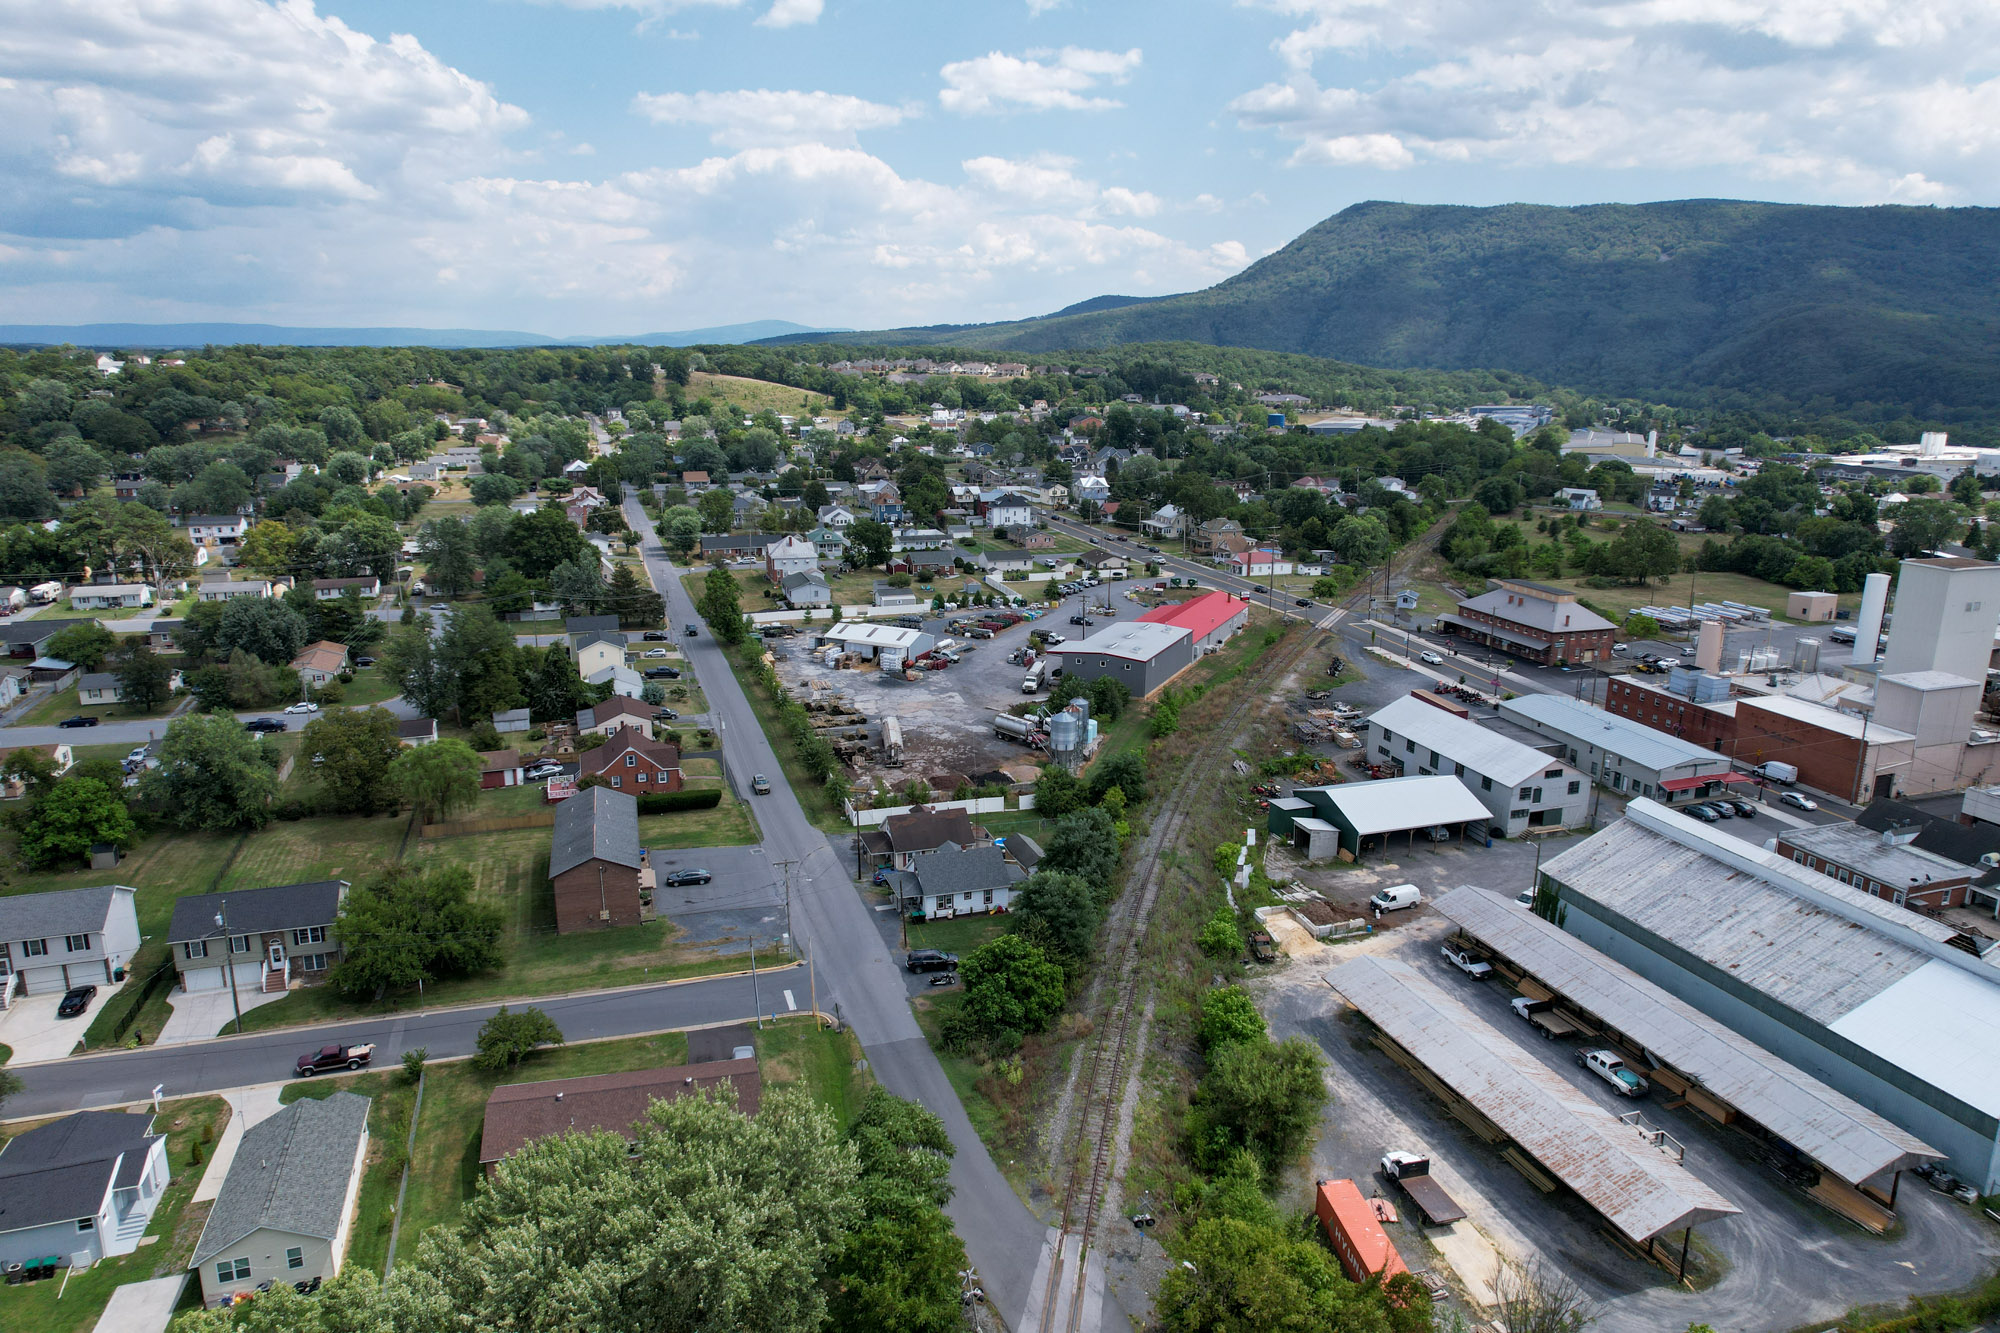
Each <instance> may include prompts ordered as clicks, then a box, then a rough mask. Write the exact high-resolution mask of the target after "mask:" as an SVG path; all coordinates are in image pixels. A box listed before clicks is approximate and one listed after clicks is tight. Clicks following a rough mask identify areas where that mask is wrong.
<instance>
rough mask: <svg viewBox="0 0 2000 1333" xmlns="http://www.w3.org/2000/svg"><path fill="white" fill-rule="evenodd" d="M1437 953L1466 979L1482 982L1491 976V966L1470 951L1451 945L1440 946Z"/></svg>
mask: <svg viewBox="0 0 2000 1333" xmlns="http://www.w3.org/2000/svg"><path fill="white" fill-rule="evenodd" d="M1438 952H1439V953H1441V954H1443V955H1444V960H1445V961H1446V962H1447V963H1450V964H1451V965H1452V966H1453V967H1455V968H1457V969H1458V970H1459V971H1461V972H1463V973H1465V975H1467V976H1468V977H1473V978H1476V979H1477V980H1480V981H1484V980H1486V978H1488V977H1490V976H1492V975H1493V964H1491V963H1489V962H1487V961H1486V960H1485V959H1484V958H1481V957H1480V956H1479V955H1478V954H1476V953H1474V952H1472V950H1470V949H1461V948H1459V947H1458V946H1456V945H1452V944H1442V945H1439V946H1438Z"/></svg>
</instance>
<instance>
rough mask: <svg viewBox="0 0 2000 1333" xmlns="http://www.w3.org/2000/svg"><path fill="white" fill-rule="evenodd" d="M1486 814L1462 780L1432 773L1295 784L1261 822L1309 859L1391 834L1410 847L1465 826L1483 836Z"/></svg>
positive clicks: (1356, 852)
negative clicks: (1326, 784) (1330, 783)
mask: <svg viewBox="0 0 2000 1333" xmlns="http://www.w3.org/2000/svg"><path fill="white" fill-rule="evenodd" d="M1491 817H1492V815H1491V812H1489V811H1488V810H1487V808H1486V806H1485V805H1484V804H1483V803H1482V802H1481V801H1480V799H1479V798H1478V797H1477V796H1474V795H1473V794H1472V793H1471V792H1470V791H1468V790H1467V789H1466V786H1465V784H1464V783H1463V782H1460V781H1459V780H1458V779H1457V778H1455V777H1445V776H1443V775H1442V774H1434V775H1431V776H1421V775H1417V776H1411V777H1404V778H1385V779H1383V780H1382V781H1380V782H1350V783H1343V784H1341V785H1339V786H1335V787H1300V788H1297V789H1296V790H1294V791H1293V792H1292V794H1291V795H1290V796H1283V797H1279V798H1277V799H1276V800H1273V801H1272V802H1271V814H1270V819H1269V822H1268V823H1267V824H1266V825H1265V827H1266V829H1267V830H1268V831H1269V832H1270V834H1271V835H1272V836H1273V837H1276V838H1283V839H1286V840H1287V841H1289V842H1291V843H1292V845H1293V846H1295V847H1297V848H1298V849H1299V850H1300V851H1302V852H1304V853H1305V856H1306V859H1307V860H1309V861H1323V860H1327V859H1328V858H1334V857H1337V858H1339V859H1340V860H1343V861H1354V860H1359V859H1360V858H1361V857H1362V856H1364V855H1366V854H1368V853H1369V852H1372V851H1375V850H1377V849H1382V850H1385V851H1386V850H1387V848H1388V846H1389V839H1390V838H1391V837H1393V836H1395V835H1397V834H1402V835H1403V836H1404V839H1405V843H1406V845H1407V846H1409V847H1412V848H1414V847H1415V846H1416V845H1417V842H1418V840H1419V839H1424V840H1426V841H1430V842H1449V841H1451V840H1453V839H1457V838H1463V837H1464V836H1465V835H1466V834H1467V833H1468V832H1474V833H1475V834H1476V836H1478V837H1480V838H1482V839H1483V838H1484V837H1485V829H1486V822H1487V820H1488V819H1490V818H1491Z"/></svg>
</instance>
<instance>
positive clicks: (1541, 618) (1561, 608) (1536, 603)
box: [1458, 579, 1618, 634]
mask: <svg viewBox="0 0 2000 1333" xmlns="http://www.w3.org/2000/svg"><path fill="white" fill-rule="evenodd" d="M1525 588H1532V589H1534V590H1535V591H1537V592H1545V593H1548V594H1549V597H1548V598H1546V599H1545V598H1541V597H1530V596H1523V595H1522V592H1521V590H1522V589H1525ZM1568 596H1569V594H1568V593H1566V592H1564V591H1563V590H1562V589H1561V588H1550V587H1545V586H1544V585H1542V584H1539V583H1525V582H1522V581H1520V580H1518V579H1509V580H1508V581H1507V582H1506V583H1504V584H1502V585H1501V586H1499V587H1497V588H1495V589H1494V590H1493V591H1492V592H1489V593H1482V594H1480V595H1479V596H1477V597H1469V598H1467V599H1466V600H1465V601H1462V602H1460V603H1459V604H1458V606H1459V609H1460V610H1461V611H1477V612H1479V613H1480V614H1481V615H1488V616H1492V617H1494V618H1495V619H1497V620H1505V621H1508V622H1510V623H1512V624H1516V625H1526V626H1528V627H1529V628H1531V629H1538V630H1540V631H1542V633H1544V634H1579V633H1583V632H1586V631H1589V630H1606V629H1616V628H1618V627H1617V626H1616V625H1613V624H1612V623H1611V622H1610V621H1608V620H1606V619H1605V618H1604V617H1603V616H1600V615H1598V614H1597V612H1595V611H1593V610H1591V609H1590V608H1589V607H1587V606H1585V605H1584V604H1583V603H1581V602H1578V601H1574V600H1569V601H1556V600H1553V599H1554V598H1557V597H1568ZM1509 597H1513V598H1514V601H1513V603H1512V604H1511V605H1510V604H1509V603H1508V601H1507V599H1508V598H1509Z"/></svg>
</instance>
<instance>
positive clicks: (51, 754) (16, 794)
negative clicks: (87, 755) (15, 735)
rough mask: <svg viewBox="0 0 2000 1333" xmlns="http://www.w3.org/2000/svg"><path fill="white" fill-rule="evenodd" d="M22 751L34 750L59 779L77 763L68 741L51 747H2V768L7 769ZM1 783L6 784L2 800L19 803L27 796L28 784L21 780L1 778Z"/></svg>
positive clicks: (0, 753)
mask: <svg viewBox="0 0 2000 1333" xmlns="http://www.w3.org/2000/svg"><path fill="white" fill-rule="evenodd" d="M22 750H33V751H35V752H36V753H37V754H39V755H41V756H42V758H44V759H46V760H47V761H48V762H49V764H50V766H51V771H52V772H54V774H55V775H56V776H57V777H61V776H62V775H63V774H65V773H67V772H69V770H70V765H71V764H73V763H74V762H75V760H74V759H73V758H72V756H71V753H70V748H69V743H68V742H67V741H57V742H54V743H53V744H49V745H6V746H0V768H5V767H6V765H7V761H8V760H9V759H11V758H12V757H13V756H14V755H15V754H17V753H19V752H20V751H22ZM0 782H4V783H5V788H4V791H0V799H5V800H9V801H18V800H20V799H21V797H22V796H24V795H26V794H27V790H28V787H27V784H26V783H25V782H23V781H22V780H21V779H19V778H14V777H8V778H0Z"/></svg>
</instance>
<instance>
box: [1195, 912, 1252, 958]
mask: <svg viewBox="0 0 2000 1333" xmlns="http://www.w3.org/2000/svg"><path fill="white" fill-rule="evenodd" d="M1195 943H1196V945H1198V946H1199V947H1200V949H1201V951H1202V952H1203V953H1205V954H1207V955H1208V956H1209V957H1210V958H1237V957H1240V956H1241V955H1242V953H1243V932H1242V930H1241V929H1240V928H1239V927H1238V926H1237V924H1236V913H1235V912H1233V911H1231V910H1230V909H1229V908H1228V907H1227V906H1223V907H1218V908H1216V909H1215V915H1214V916H1212V917H1210V918H1209V919H1208V924H1207V925H1205V926H1203V927H1202V928H1201V934H1200V935H1199V936H1198V937H1197V938H1196V940H1195Z"/></svg>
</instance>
